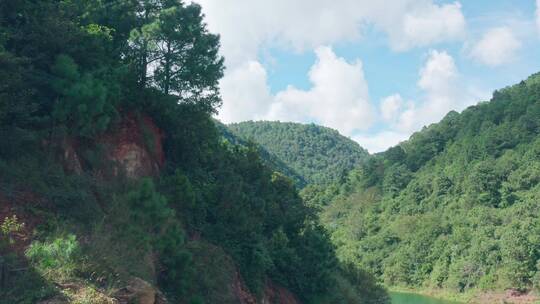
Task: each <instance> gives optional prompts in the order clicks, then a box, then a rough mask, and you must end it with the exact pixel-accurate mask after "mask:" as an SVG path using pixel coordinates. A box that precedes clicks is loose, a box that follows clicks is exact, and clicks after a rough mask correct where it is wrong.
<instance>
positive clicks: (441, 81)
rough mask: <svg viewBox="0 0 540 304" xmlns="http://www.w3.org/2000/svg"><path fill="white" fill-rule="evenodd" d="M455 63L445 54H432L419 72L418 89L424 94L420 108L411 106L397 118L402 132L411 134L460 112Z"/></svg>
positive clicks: (460, 89)
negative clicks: (445, 116)
mask: <svg viewBox="0 0 540 304" xmlns="http://www.w3.org/2000/svg"><path fill="white" fill-rule="evenodd" d="M458 74H459V73H458V70H457V67H456V65H455V62H454V59H453V58H452V56H450V55H449V54H448V53H446V52H439V51H435V50H432V51H431V52H430V53H429V57H428V59H427V61H426V63H425V65H424V66H423V67H422V68H421V69H420V79H419V81H418V87H419V88H420V89H422V91H423V92H424V100H423V102H421V103H420V104H412V105H410V106H409V107H408V108H407V109H406V110H405V111H403V112H402V113H401V115H400V117H399V122H398V126H399V128H400V129H401V130H407V131H409V132H412V131H414V130H418V129H419V128H421V127H422V126H424V125H427V124H429V123H433V122H436V121H438V120H440V119H441V118H442V117H444V115H445V114H446V113H448V111H450V110H453V109H456V108H462V107H463V105H462V103H463V101H464V100H467V98H464V96H463V91H464V89H463V88H462V87H460V86H459V84H458Z"/></svg>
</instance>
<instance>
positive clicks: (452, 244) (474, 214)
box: [314, 74, 540, 293]
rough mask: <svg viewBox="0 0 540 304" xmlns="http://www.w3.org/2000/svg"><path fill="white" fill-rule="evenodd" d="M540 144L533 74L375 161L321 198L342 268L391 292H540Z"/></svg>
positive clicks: (538, 94) (538, 89) (537, 79)
mask: <svg viewBox="0 0 540 304" xmlns="http://www.w3.org/2000/svg"><path fill="white" fill-rule="evenodd" d="M539 134H540V74H535V75H533V76H531V77H529V78H528V79H527V80H525V81H523V82H521V83H520V84H517V85H515V86H512V87H508V88H505V89H502V90H499V91H496V92H495V93H494V96H493V98H492V100H491V101H489V102H483V103H480V104H478V105H476V106H472V107H470V108H468V109H466V110H465V111H463V112H462V113H461V114H458V113H456V112H451V113H449V114H448V115H447V116H446V117H445V118H444V119H443V120H442V121H441V122H440V123H437V124H433V125H431V126H429V127H427V128H424V129H423V130H422V131H420V132H418V133H416V134H414V135H412V137H411V138H410V139H409V140H408V141H406V142H404V143H402V144H401V145H399V146H396V147H393V148H391V149H389V150H388V151H386V152H384V153H381V154H379V155H376V156H375V157H373V158H371V159H369V161H368V162H367V163H365V164H364V165H362V167H361V168H359V169H357V170H355V171H353V172H352V173H351V174H350V175H349V177H348V180H347V181H346V183H344V184H343V185H338V186H335V188H336V189H338V190H337V191H336V192H337V194H336V193H330V194H328V193H329V192H326V193H319V196H318V197H315V198H314V199H316V200H318V201H322V202H323V204H326V205H327V207H326V209H325V211H324V213H323V215H322V218H323V222H324V224H325V226H326V227H327V228H328V229H329V231H330V232H331V234H332V239H333V242H334V243H335V244H336V245H338V249H337V250H338V256H339V258H340V259H341V260H342V261H344V262H347V263H353V264H355V265H358V266H359V267H362V268H364V269H369V271H370V272H372V273H373V274H375V275H377V276H378V277H379V278H381V279H382V280H384V282H385V283H386V284H388V285H390V286H406V287H409V288H410V287H412V288H425V287H428V288H434V289H438V288H445V289H449V290H452V291H455V292H467V291H475V290H490V289H495V290H503V289H514V290H517V291H518V293H519V292H521V291H528V290H531V289H533V288H536V287H537V286H538V285H537V284H538V282H539V278H540V237H539V235H540V136H539Z"/></svg>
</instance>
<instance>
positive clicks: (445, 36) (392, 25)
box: [375, 1, 466, 50]
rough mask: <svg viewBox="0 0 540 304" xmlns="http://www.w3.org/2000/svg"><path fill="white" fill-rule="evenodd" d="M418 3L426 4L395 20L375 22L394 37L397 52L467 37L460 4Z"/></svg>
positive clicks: (400, 13)
mask: <svg viewBox="0 0 540 304" xmlns="http://www.w3.org/2000/svg"><path fill="white" fill-rule="evenodd" d="M417 2H422V4H421V5H411V6H409V7H406V8H405V9H404V10H403V11H398V12H396V15H397V16H394V18H393V20H392V19H390V20H388V19H387V18H382V20H379V21H378V20H375V24H376V25H379V26H381V27H382V28H383V29H384V30H385V31H386V32H387V33H388V34H389V35H390V42H391V45H392V47H393V48H394V49H397V50H407V49H410V48H413V47H416V46H427V45H430V44H433V43H438V42H443V41H452V40H459V39H461V38H463V37H464V35H465V27H466V22H465V17H464V16H463V13H462V12H461V4H460V3H459V2H455V3H452V4H445V5H436V4H433V3H430V2H427V1H417Z"/></svg>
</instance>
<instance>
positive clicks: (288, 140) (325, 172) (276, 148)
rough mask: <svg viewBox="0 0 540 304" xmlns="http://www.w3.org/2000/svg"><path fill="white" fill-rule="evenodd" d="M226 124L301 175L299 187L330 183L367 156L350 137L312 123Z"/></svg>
mask: <svg viewBox="0 0 540 304" xmlns="http://www.w3.org/2000/svg"><path fill="white" fill-rule="evenodd" d="M227 127H228V129H229V130H230V131H231V132H232V134H234V135H236V136H238V137H240V138H242V139H243V140H246V141H253V142H255V143H257V144H259V145H260V146H261V147H263V148H264V149H265V150H266V151H268V153H270V154H272V155H274V156H275V157H276V158H277V159H279V160H280V161H281V162H282V163H283V164H285V165H287V166H288V167H289V168H291V169H292V171H293V172H295V173H296V174H298V175H299V176H300V177H301V179H302V182H301V183H300V186H301V187H303V186H305V185H307V184H318V185H324V184H329V183H332V182H334V181H336V180H338V179H340V178H341V177H343V176H344V175H346V174H347V173H348V172H349V171H350V170H352V169H353V168H355V167H356V166H358V165H359V164H360V163H361V162H362V161H364V160H365V159H366V158H367V157H368V156H369V153H368V152H367V151H366V150H365V149H363V148H362V147H360V146H359V145H358V143H356V142H354V141H353V140H351V139H350V138H347V137H345V136H343V135H341V134H339V132H338V131H336V130H333V129H330V128H327V127H323V126H319V125H315V124H299V123H290V122H277V121H247V122H241V123H233V124H229V125H228V126H227ZM285 174H286V173H285Z"/></svg>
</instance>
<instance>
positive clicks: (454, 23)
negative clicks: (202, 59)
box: [195, 0, 466, 66]
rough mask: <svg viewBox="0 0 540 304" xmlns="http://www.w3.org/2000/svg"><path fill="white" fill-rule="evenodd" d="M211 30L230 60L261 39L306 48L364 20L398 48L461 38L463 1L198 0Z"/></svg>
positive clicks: (347, 34) (354, 32)
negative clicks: (461, 2) (443, 2)
mask: <svg viewBox="0 0 540 304" xmlns="http://www.w3.org/2000/svg"><path fill="white" fill-rule="evenodd" d="M195 2H199V3H200V4H201V5H202V7H203V12H204V13H205V15H206V19H205V20H206V21H207V23H208V25H209V28H210V30H211V31H213V32H217V33H220V34H221V35H222V37H221V38H222V40H221V41H222V45H223V48H222V50H223V53H224V55H225V57H226V60H227V65H228V66H235V65H237V64H238V63H240V62H242V61H244V60H246V59H247V60H254V59H256V57H257V52H258V50H259V48H260V47H261V46H262V45H265V44H266V45H273V46H276V45H277V46H281V47H289V48H294V49H296V50H304V49H306V48H314V47H317V46H319V45H329V44H333V43H336V42H339V41H344V40H351V39H357V38H358V37H360V36H361V33H362V29H363V26H365V25H374V26H375V27H376V28H378V29H380V30H382V31H383V32H385V33H387V35H388V37H389V40H390V44H391V45H392V47H393V48H394V49H396V50H407V49H410V48H413V47H417V46H426V45H430V44H433V43H438V42H442V41H447V40H455V39H460V38H462V37H463V36H464V32H465V25H466V22H465V18H464V16H463V13H462V11H461V5H460V4H459V2H455V3H452V4H443V5H438V4H435V3H434V1H433V0H394V1H392V5H389V4H388V3H386V2H384V1H371V0H335V1H327V0H295V1H290V0H272V1H267V0H199V1H195Z"/></svg>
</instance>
